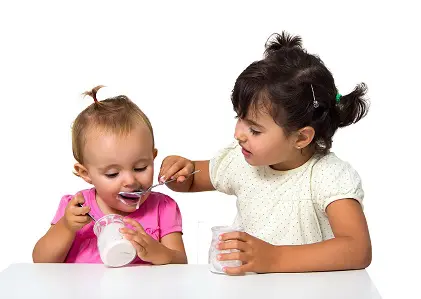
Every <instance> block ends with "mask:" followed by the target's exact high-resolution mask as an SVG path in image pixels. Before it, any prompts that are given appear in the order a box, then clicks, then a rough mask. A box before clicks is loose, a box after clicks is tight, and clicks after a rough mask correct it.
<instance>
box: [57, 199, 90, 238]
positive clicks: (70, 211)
mask: <svg viewBox="0 0 421 299" xmlns="http://www.w3.org/2000/svg"><path fill="white" fill-rule="evenodd" d="M84 202H85V199H84V198H83V195H82V194H81V193H78V194H76V196H74V197H73V198H72V199H71V200H70V201H69V203H68V204H67V207H66V210H65V211H64V217H63V218H64V225H65V226H66V227H67V228H68V229H69V230H70V231H72V232H77V231H78V230H80V229H81V228H82V227H84V226H85V225H86V224H88V223H89V222H91V220H92V219H91V218H90V217H89V216H88V215H87V214H88V213H89V211H90V208H89V207H79V206H78V204H79V203H80V204H83V203H84Z"/></svg>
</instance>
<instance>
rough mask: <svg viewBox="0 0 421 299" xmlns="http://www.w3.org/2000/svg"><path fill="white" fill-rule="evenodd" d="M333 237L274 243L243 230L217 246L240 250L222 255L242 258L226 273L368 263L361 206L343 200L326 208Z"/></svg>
mask: <svg viewBox="0 0 421 299" xmlns="http://www.w3.org/2000/svg"><path fill="white" fill-rule="evenodd" d="M327 214H328V218H329V221H330V224H331V227H332V231H333V233H334V235H335V238H333V239H330V240H327V241H322V242H319V243H314V244H308V245H282V246H275V245H271V244H269V243H267V242H264V241H262V240H260V239H257V238H255V237H253V236H251V235H249V234H247V233H244V232H232V233H225V234H224V235H222V239H221V240H222V241H229V242H223V243H220V244H219V245H218V246H219V247H218V248H219V249H220V250H224V249H239V250H240V252H233V253H228V254H222V255H221V258H220V260H241V261H242V262H243V265H242V266H240V267H231V268H226V269H225V271H226V273H228V274H242V273H245V272H257V273H267V272H313V271H334V270H351V269H363V268H366V267H368V266H369V265H370V263H371V241H370V235H369V232H368V228H367V222H366V220H365V217H364V213H363V211H362V208H361V205H360V204H359V203H358V202H357V201H356V200H353V199H342V200H337V201H335V202H333V203H331V204H330V205H329V206H328V207H327Z"/></svg>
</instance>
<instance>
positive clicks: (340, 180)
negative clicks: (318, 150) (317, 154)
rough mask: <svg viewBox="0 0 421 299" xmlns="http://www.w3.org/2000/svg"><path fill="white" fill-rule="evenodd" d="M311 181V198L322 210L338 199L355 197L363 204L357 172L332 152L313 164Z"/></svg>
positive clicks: (361, 189) (360, 183)
mask: <svg viewBox="0 0 421 299" xmlns="http://www.w3.org/2000/svg"><path fill="white" fill-rule="evenodd" d="M311 183H312V193H313V194H312V195H313V200H315V201H316V203H317V205H318V206H319V208H320V209H321V210H322V211H323V212H325V211H326V208H327V206H328V205H329V204H331V203H332V202H334V201H336V200H339V199H347V198H350V199H355V200H357V201H358V202H359V203H360V204H361V206H363V199H364V191H363V188H362V182H361V178H360V176H359V174H358V173H357V171H356V170H355V169H353V168H352V167H351V165H350V164H349V163H347V162H344V161H342V160H340V159H339V158H337V157H336V156H335V155H334V154H328V155H327V156H325V157H323V158H321V159H320V160H319V161H318V162H317V163H316V164H315V165H314V166H313V171H312V180H311Z"/></svg>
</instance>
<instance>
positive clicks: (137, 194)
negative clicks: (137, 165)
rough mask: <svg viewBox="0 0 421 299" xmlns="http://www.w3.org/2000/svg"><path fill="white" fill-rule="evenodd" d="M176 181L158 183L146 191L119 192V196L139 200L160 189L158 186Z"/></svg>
mask: <svg viewBox="0 0 421 299" xmlns="http://www.w3.org/2000/svg"><path fill="white" fill-rule="evenodd" d="M199 171H200V170H196V171H193V172H192V173H190V174H188V175H186V176H185V177H186V178H188V177H190V176H192V175H193V174H195V173H198V172H199ZM176 180H177V179H172V180H169V181H165V182H160V183H158V184H155V185H152V186H150V187H149V188H148V189H146V190H144V191H134V192H119V193H118V194H119V195H122V196H126V197H130V198H133V199H137V198H140V197H141V196H142V195H143V194H145V193H147V192H149V191H151V190H152V189H153V188H155V187H158V186H160V185H164V184H168V183H171V182H174V181H176Z"/></svg>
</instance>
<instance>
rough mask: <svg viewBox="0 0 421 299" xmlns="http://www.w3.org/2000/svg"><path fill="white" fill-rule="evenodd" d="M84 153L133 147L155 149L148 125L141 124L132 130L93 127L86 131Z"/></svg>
mask: <svg viewBox="0 0 421 299" xmlns="http://www.w3.org/2000/svg"><path fill="white" fill-rule="evenodd" d="M84 139H85V144H84V150H83V151H84V154H89V153H90V152H92V153H94V152H97V153H96V154H97V155H98V151H101V152H105V151H120V150H121V151H125V149H127V148H133V149H136V150H139V151H141V152H149V151H153V149H154V148H153V147H154V146H153V137H152V134H151V132H150V130H149V128H148V127H147V126H146V125H143V124H140V125H136V126H135V127H133V128H131V130H123V129H121V130H110V129H106V128H100V127H92V128H90V129H88V130H87V131H86V134H85V138H84Z"/></svg>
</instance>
